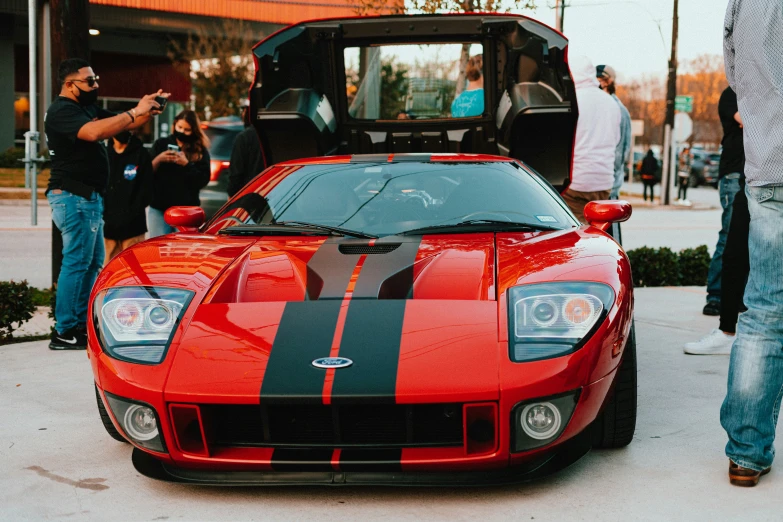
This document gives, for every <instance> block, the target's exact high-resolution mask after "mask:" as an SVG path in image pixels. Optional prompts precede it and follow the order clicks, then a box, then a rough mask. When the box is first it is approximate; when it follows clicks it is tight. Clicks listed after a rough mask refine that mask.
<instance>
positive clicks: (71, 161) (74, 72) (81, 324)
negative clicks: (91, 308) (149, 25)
mask: <svg viewBox="0 0 783 522" xmlns="http://www.w3.org/2000/svg"><path fill="white" fill-rule="evenodd" d="M58 76H59V81H60V85H61V88H60V94H59V96H58V97H57V98H56V99H55V100H54V101H53V102H52V104H51V105H50V106H49V109H48V110H47V111H46V116H45V118H44V131H45V133H46V142H47V146H48V147H49V155H50V157H51V162H52V166H51V171H50V172H51V173H50V177H49V185H48V187H47V189H46V197H47V199H48V200H49V206H50V207H51V209H52V221H54V224H55V226H57V228H58V229H59V230H60V232H61V233H62V238H63V252H62V254H63V260H62V267H61V269H60V276H59V278H58V279H57V302H56V306H55V311H54V316H55V321H56V324H55V331H54V332H52V337H51V341H50V343H49V348H50V349H52V350H73V349H84V348H86V347H87V305H88V300H89V297H90V290H92V285H93V284H94V283H95V279H96V278H97V277H98V272H99V271H100V268H101V264H102V263H103V256H104V248H103V217H102V216H103V192H104V190H105V188H106V181H107V179H108V177H109V160H108V156H107V153H106V148H105V147H104V146H103V145H102V144H101V143H100V142H101V141H102V140H105V139H106V138H109V137H111V136H114V135H116V134H117V133H119V132H121V131H124V130H128V129H133V128H136V127H138V126H140V125H142V124H144V123H145V122H146V121H147V120H148V119H149V117H150V115H153V114H158V112H159V111H158V109H159V108H160V105H158V103H157V102H156V101H155V97H156V96H160V95H162V96H168V94H163V93H162V91H158V92H157V93H154V94H149V95H147V96H144V97H143V98H142V99H141V100H140V101H139V103H138V105H136V107H134V108H133V109H131V110H129V111H126V112H123V113H122V114H114V113H113V112H109V111H106V110H103V109H102V108H100V107H99V106H98V105H96V104H95V102H96V101H97V99H98V87H99V86H98V76H97V75H96V74H95V73H94V72H93V70H92V67H91V66H90V64H89V63H88V62H86V61H84V60H81V59H78V58H69V59H67V60H63V62H62V63H61V64H60V66H59V69H58Z"/></svg>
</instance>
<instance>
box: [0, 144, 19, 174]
mask: <svg viewBox="0 0 783 522" xmlns="http://www.w3.org/2000/svg"><path fill="white" fill-rule="evenodd" d="M20 159H24V149H23V148H21V147H11V148H10V149H8V150H7V151H5V152H2V153H0V168H3V169H21V168H24V163H22V162H21V161H19V160H20Z"/></svg>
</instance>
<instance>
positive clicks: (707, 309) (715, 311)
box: [701, 301, 720, 315]
mask: <svg viewBox="0 0 783 522" xmlns="http://www.w3.org/2000/svg"><path fill="white" fill-rule="evenodd" d="M701 313H703V314H704V315H720V303H718V302H715V301H707V304H706V305H704V310H702V312H701Z"/></svg>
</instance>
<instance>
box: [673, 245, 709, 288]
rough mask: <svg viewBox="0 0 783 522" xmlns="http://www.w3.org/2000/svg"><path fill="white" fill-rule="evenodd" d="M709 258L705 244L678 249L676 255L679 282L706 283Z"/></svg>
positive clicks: (697, 284) (686, 283) (694, 284)
mask: <svg viewBox="0 0 783 522" xmlns="http://www.w3.org/2000/svg"><path fill="white" fill-rule="evenodd" d="M711 259H712V257H710V252H709V250H707V245H701V246H700V247H696V248H686V249H685V250H682V251H680V254H679V256H678V257H677V262H678V263H679V265H680V284H681V285H682V286H704V285H706V284H707V273H708V272H709V269H710V260H711Z"/></svg>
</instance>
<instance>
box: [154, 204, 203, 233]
mask: <svg viewBox="0 0 783 522" xmlns="http://www.w3.org/2000/svg"><path fill="white" fill-rule="evenodd" d="M163 220H164V221H165V222H166V224H167V225H171V226H172V227H174V228H176V229H177V231H178V232H195V231H196V230H197V229H198V227H200V226H201V225H203V224H204V221H205V220H206V214H204V209H203V208H201V207H171V208H170V209H168V210H166V212H165V213H164V214H163Z"/></svg>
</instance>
